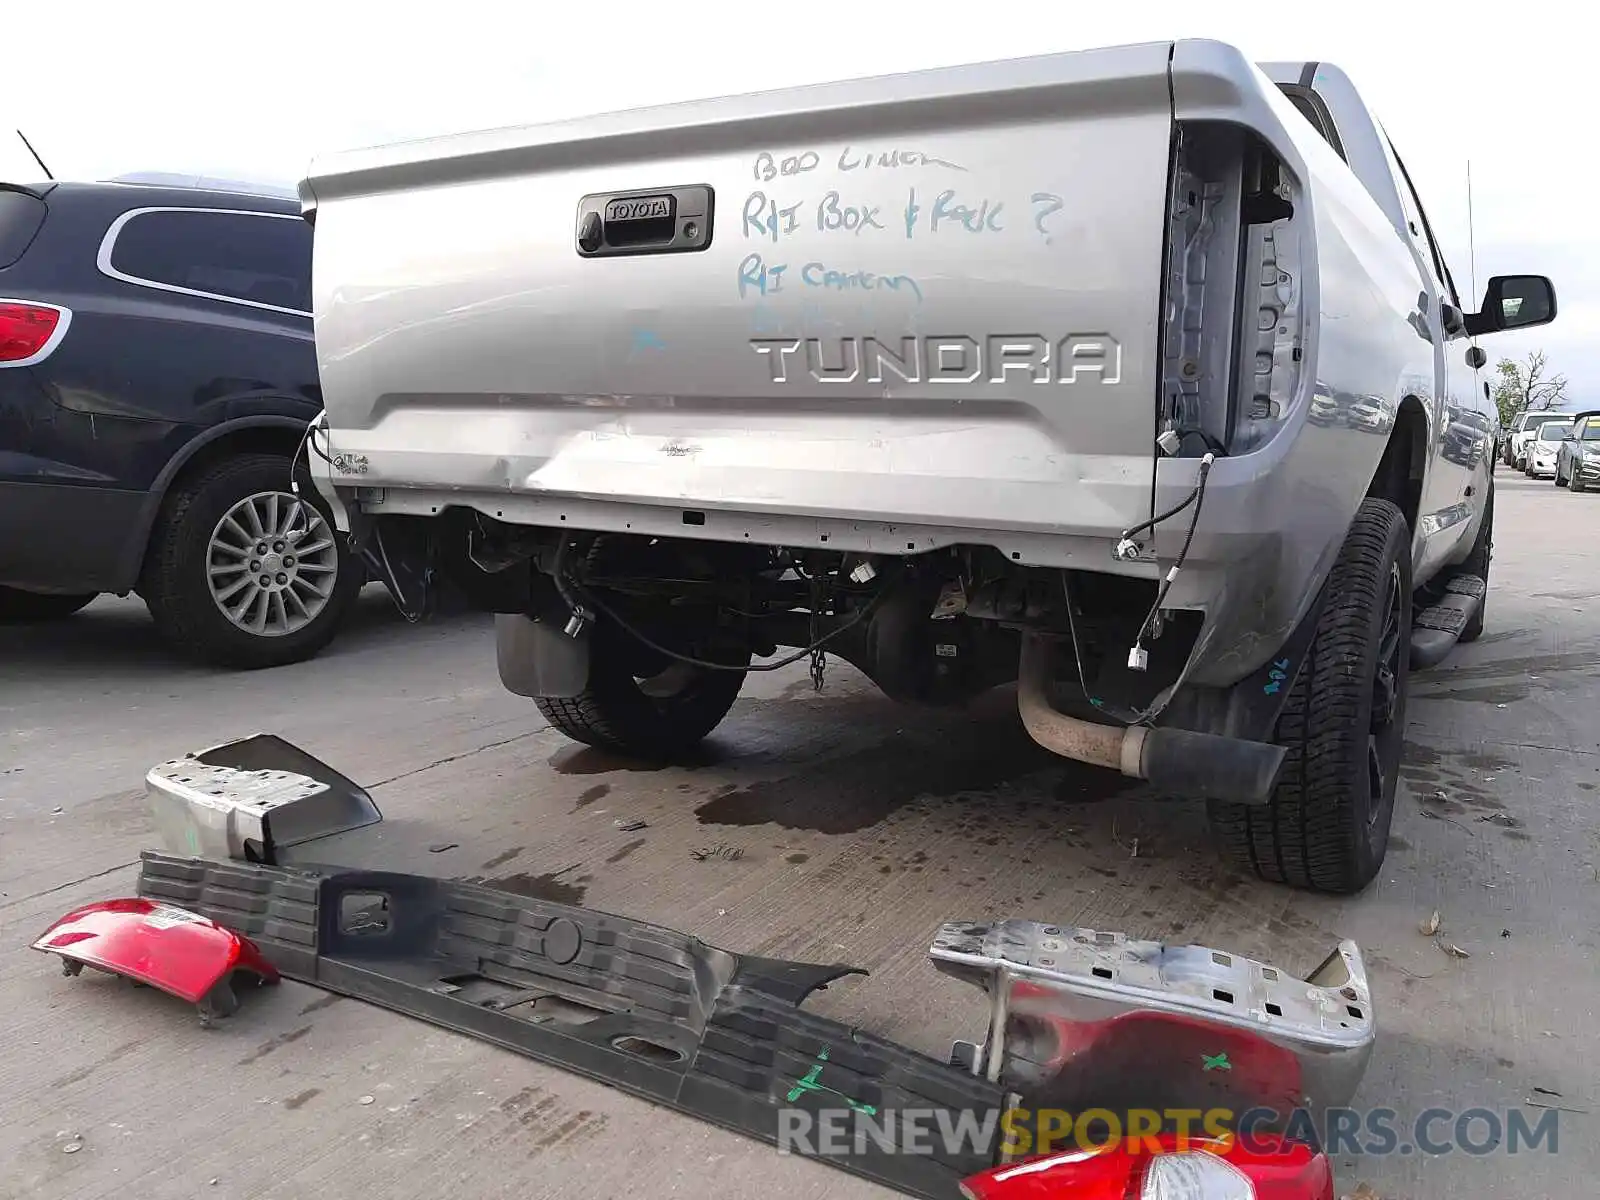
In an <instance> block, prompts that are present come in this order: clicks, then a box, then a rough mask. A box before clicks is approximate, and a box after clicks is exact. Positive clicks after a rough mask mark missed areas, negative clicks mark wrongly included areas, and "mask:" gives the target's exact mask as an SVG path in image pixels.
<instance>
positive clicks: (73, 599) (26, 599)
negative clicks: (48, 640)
mask: <svg viewBox="0 0 1600 1200" xmlns="http://www.w3.org/2000/svg"><path fill="white" fill-rule="evenodd" d="M99 594H100V593H99V592H83V593H75V594H73V595H70V596H68V595H59V594H57V593H54V592H50V593H46V592H24V591H21V590H19V589H18V588H9V587H0V625H32V624H34V623H35V622H41V621H60V620H62V619H63V618H66V617H70V616H71V615H72V614H73V613H75V612H77V611H78V610H79V609H80V608H82V607H83V606H84V605H86V604H88V603H89V601H91V600H93V599H94V598H95V597H96V596H98V595H99Z"/></svg>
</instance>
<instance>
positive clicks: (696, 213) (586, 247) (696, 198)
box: [577, 184, 713, 258]
mask: <svg viewBox="0 0 1600 1200" xmlns="http://www.w3.org/2000/svg"><path fill="white" fill-rule="evenodd" d="M712 201H713V196H712V192H711V188H710V187H709V186H707V185H705V184H695V185H693V186H690V187H671V188H656V189H654V190H651V191H630V192H601V193H597V194H595V195H590V196H585V197H584V198H583V199H582V200H580V201H578V228H577V246H578V254H579V256H580V257H582V258H610V257H615V256H617V255H621V254H681V253H683V252H685V251H689V250H704V249H705V248H706V247H707V246H709V245H711V219H712Z"/></svg>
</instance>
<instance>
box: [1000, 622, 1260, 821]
mask: <svg viewBox="0 0 1600 1200" xmlns="http://www.w3.org/2000/svg"><path fill="white" fill-rule="evenodd" d="M1055 649H1056V642H1055V641H1054V640H1053V639H1051V638H1047V637H1044V636H1042V635H1040V634H1037V633H1028V634H1024V635H1023V638H1022V661H1021V664H1020V666H1019V669H1018V672H1017V711H1018V712H1019V713H1020V714H1021V716H1022V725H1023V728H1025V729H1026V730H1027V731H1028V736H1029V737H1031V738H1033V740H1034V741H1036V742H1038V743H1039V745H1041V746H1043V747H1044V748H1045V749H1046V750H1049V751H1050V752H1051V753H1052V754H1059V755H1060V756H1061V757H1062V758H1070V759H1072V760H1073V761H1075V762H1083V763H1089V764H1091V765H1093V766H1096V767H1105V768H1107V769H1108V770H1112V771H1119V772H1121V773H1122V774H1123V775H1126V776H1128V777H1129V778H1130V779H1143V780H1145V781H1146V782H1148V783H1151V784H1154V785H1155V786H1156V787H1157V788H1159V789H1160V790H1161V791H1163V792H1167V793H1171V794H1172V795H1173V796H1175V797H1181V798H1185V799H1197V800H1199V799H1205V800H1231V801H1234V802H1236V803H1240V804H1266V803H1267V802H1268V801H1270V800H1271V799H1272V791H1273V788H1274V787H1275V786H1276V784H1277V782H1278V772H1279V771H1280V770H1281V769H1282V767H1283V759H1284V755H1285V754H1286V753H1287V751H1286V750H1285V749H1284V748H1283V747H1282V746H1274V745H1271V744H1269V743H1267V742H1248V741H1244V740H1242V739H1240V738H1231V737H1219V736H1218V735H1216V734H1213V733H1196V732H1195V731H1193V730H1191V729H1168V728H1151V727H1149V726H1145V725H1127V726H1114V725H1101V724H1098V723H1096V722H1094V721H1084V720H1080V719H1079V718H1077V717H1069V716H1067V715H1066V714H1065V713H1062V712H1057V711H1056V710H1055V708H1053V707H1052V706H1051V704H1050V700H1049V693H1050V682H1051V678H1052V671H1051V667H1052V665H1053V664H1054V662H1055Z"/></svg>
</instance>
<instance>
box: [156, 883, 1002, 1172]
mask: <svg viewBox="0 0 1600 1200" xmlns="http://www.w3.org/2000/svg"><path fill="white" fill-rule="evenodd" d="M139 892H140V894H141V895H142V896H145V897H148V898H150V899H152V900H157V901H160V902H162V903H169V904H183V905H186V906H189V907H191V908H193V909H196V910H197V911H199V912H202V913H204V914H205V915H206V916H208V917H210V918H212V919H213V920H216V921H219V922H222V923H224V924H226V925H228V926H230V927H232V928H234V929H238V930H240V931H242V932H245V933H248V934H249V935H250V936H251V937H252V939H254V940H256V941H257V942H259V943H260V945H261V946H262V948H263V949H264V950H265V951H266V952H267V953H268V954H269V955H271V957H272V958H273V960H274V961H275V962H276V963H277V964H278V967H279V969H280V970H282V972H283V973H284V975H286V976H288V977H289V978H291V979H295V980H298V981H300V982H304V983H309V984H313V985H315V986H317V987H321V988H325V989H327V990H328V991H331V992H336V993H338V994H340V995H343V996H350V997H352V998H355V999H358V1000H365V1001H368V1002H369V1003H373V1004H377V1005H379V1006H381V1007H384V1008H388V1009H392V1010H394V1011H396V1012H400V1013H404V1014H406V1015H408V1016H412V1017H416V1018H418V1019H420V1020H423V1021H427V1022H429V1023H430V1024H433V1025H438V1026H441V1027H443V1028H446V1029H451V1030H455V1031H457V1032H459V1033H464V1034H467V1035H469V1036H472V1037H476V1038H479V1039H481V1040H484V1041H488V1042H492V1043H494V1044H496V1045H498V1046H501V1047H503V1048H505V1049H507V1050H510V1051H512V1052H514V1053H517V1054H522V1055H526V1056H527V1057H529V1058H533V1059H536V1060H538V1061H540V1062H546V1063H550V1064H552V1065H554V1066H558V1067H562V1068H564V1069H566V1070H569V1071H572V1072H574V1073H576V1074H579V1075H583V1076H586V1077H588V1078H590V1079H595V1080H599V1081H600V1082H603V1083H607V1084H610V1085H611V1086H613V1087H616V1088H620V1089H621V1090H623V1091H626V1092H629V1093H631V1094H633V1095H635V1096H639V1097H641V1098H643V1099H646V1100H650V1101H653V1102H655V1103H658V1104H663V1105H665V1106H667V1107H669V1108H672V1109H675V1110H677V1111H680V1112H683V1113H686V1114H688V1115H690V1116H694V1117H698V1118H700V1119H702V1120H707V1121H711V1122H713V1123H714V1124H717V1125H720V1126H722V1127H724V1128H726V1129H731V1130H734V1131H735V1132H738V1133H742V1134H745V1135H747V1136H750V1137H754V1138H757V1139H760V1140H762V1141H766V1142H769V1143H774V1144H777V1145H779V1146H782V1145H784V1141H783V1137H784V1130H785V1126H784V1123H783V1122H784V1120H785V1119H786V1118H785V1113H794V1112H797V1111H799V1112H803V1113H809V1114H811V1115H812V1117H815V1116H817V1115H818V1114H821V1113H824V1112H830V1113H840V1112H843V1111H845V1110H854V1111H857V1112H864V1111H870V1112H871V1113H876V1114H882V1113H895V1112H911V1111H916V1112H918V1113H921V1114H924V1119H927V1120H929V1121H932V1120H937V1121H938V1126H936V1127H948V1128H960V1127H961V1122H962V1119H963V1118H962V1114H964V1113H977V1114H980V1119H981V1114H984V1113H988V1112H999V1111H1002V1110H1004V1109H1005V1108H1006V1107H1007V1106H1008V1098H1007V1097H1006V1096H1005V1094H1004V1092H1003V1089H1001V1088H1000V1087H998V1086H997V1085H995V1084H993V1083H991V1082H989V1081H987V1080H985V1079H982V1078H979V1077H977V1076H974V1075H973V1074H971V1073H970V1072H967V1071H962V1070H959V1069H957V1068H956V1067H953V1066H950V1065H949V1064H948V1063H944V1062H939V1061H937V1060H935V1059H932V1058H929V1057H927V1056H926V1055H922V1054H919V1053H917V1052H916V1051H913V1050H910V1049H908V1048H906V1047H904V1046H899V1045H896V1044H895V1043H893V1042H890V1041H886V1040H884V1039H881V1038H876V1037H873V1036H871V1035H870V1034H866V1033H862V1032H860V1031H859V1030H856V1029H854V1028H853V1027H851V1026H849V1025H845V1024H843V1023H841V1022H838V1021H833V1020H829V1019H828V1018H826V1017H821V1016H817V1015H814V1014H812V1013H809V1012H806V1011H805V1010H804V1009H802V1008H801V1007H800V1005H801V1003H802V1001H804V999H805V998H806V997H807V996H808V995H809V994H810V993H811V992H813V991H815V990H817V989H818V988H820V987H825V986H826V985H827V984H828V983H829V982H831V981H833V980H835V979H838V978H840V977H842V976H845V975H850V974H859V973H860V972H858V971H856V970H855V969H854V968H851V967H845V966H821V965H815V964H811V963H799V962H787V961H781V960H774V959H763V958H755V957H751V956H747V955H738V954H733V953H731V952H729V951H726V950H721V949H718V948H717V947H715V946H708V945H706V944H705V943H704V942H701V941H700V940H699V939H697V938H693V937H690V936H688V935H686V934H682V933H678V932H675V931H673V930H670V929H664V928H661V927H660V926H656V925H650V924H647V923H645V922H642V921H635V920H631V919H628V918H626V917H618V916H612V915H609V914H606V913H599V912H595V911H592V910H589V909H582V908H574V907H571V906H569V905H564V904H556V903H553V902H548V901H542V900H536V899H531V898H527V897H523V896H516V895H511V894H509V893H506V892H499V891H495V890H494V889H492V888H486V887H480V886H477V885H475V884H464V883H452V882H446V881H442V880H436V879H429V878H425V877H423V876H418V875H400V874H391V873H384V872H372V871H344V870H340V869H337V868H331V869H330V868H316V869H310V868H307V869H293V868H283V867H272V866H266V865H260V864H253V863H237V862H235V863H208V862H203V861H200V860H196V859H182V858H174V857H170V856H167V855H161V854H151V853H147V854H145V855H144V860H143V863H142V864H141V871H140V877H139ZM969 1119H970V1118H969ZM812 1136H813V1138H815V1137H817V1136H818V1135H817V1133H816V1131H815V1130H813V1131H812ZM847 1141H848V1142H849V1144H848V1148H847V1151H846V1152H845V1153H844V1154H837V1155H836V1154H831V1153H830V1154H827V1155H826V1157H824V1159H823V1161H826V1162H828V1163H829V1164H831V1165H832V1166H835V1167H839V1168H841V1169H843V1170H846V1171H849V1172H851V1173H853V1174H856V1175H860V1176H863V1177H865V1178H868V1179H872V1180H875V1181H877V1182H879V1183H883V1184H885V1185H887V1186H889V1187H893V1188H898V1189H899V1190H901V1191H904V1192H908V1193H910V1194H912V1195H915V1196H924V1197H930V1198H936V1200H948V1198H949V1197H951V1196H954V1195H956V1194H957V1189H958V1185H959V1182H960V1180H961V1179H963V1178H965V1177H966V1176H968V1175H971V1174H974V1173H976V1172H978V1171H981V1170H983V1169H984V1168H986V1167H988V1166H990V1165H991V1164H992V1163H993V1162H994V1155H993V1150H992V1148H991V1147H988V1146H963V1147H943V1146H936V1153H934V1154H932V1155H928V1154H906V1153H895V1152H892V1151H890V1150H888V1149H886V1148H885V1147H884V1146H882V1145H879V1144H876V1143H874V1142H872V1141H870V1140H869V1141H866V1142H865V1143H862V1142H859V1141H854V1140H853V1139H847ZM824 1144H826V1143H824ZM797 1152H798V1153H813V1152H812V1151H810V1150H808V1149H807V1148H806V1147H805V1146H804V1145H801V1146H800V1148H799V1149H798V1150H797Z"/></svg>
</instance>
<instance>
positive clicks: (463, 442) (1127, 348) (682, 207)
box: [304, 43, 1172, 561]
mask: <svg viewBox="0 0 1600 1200" xmlns="http://www.w3.org/2000/svg"><path fill="white" fill-rule="evenodd" d="M1169 56H1170V45H1169V44H1167V43H1160V44H1154V45H1145V46H1134V47H1124V48H1118V49H1111V50H1102V51H1092V52H1083V53H1075V54H1066V55H1056V56H1051V57H1044V58H1038V59H1031V60H1023V61H1017V62H1005V63H994V64H982V65H978V66H970V67H961V68H954V69H949V70H939V71H930V72H922V73H918V74H915V75H906V76H899V77H891V78H883V79H871V80H860V81H854V82H849V83H841V84H830V85H827V86H822V87H813V88H805V89H799V90H794V91H787V92H779V93H767V94H762V95H758V96H749V97H738V98H732V99H726V100H716V101H708V102H703V103H696V104H689V105H679V106H674V107H670V108H663V109H656V110H646V111H641V112H634V113H625V114H619V115H614V116H606V117H599V118H593V119H589V120H585V121H581V122H575V123H571V124H567V125H558V126H550V127H542V128H527V129H513V130H503V131H493V132H488V133H478V134H470V135H463V136H458V137H451V138H444V139H438V140H434V141H429V142H419V143H413V144H407V145H403V146H398V147H388V148H382V149H377V150H372V151H361V152H356V153H352V154H347V155H343V156H339V157H335V158H333V159H330V160H326V161H324V162H319V163H318V164H317V165H316V166H315V167H314V168H313V171H312V173H311V176H310V178H309V179H308V180H307V181H306V183H305V185H304V193H305V196H306V202H307V205H308V208H309V209H314V218H315V222H316V250H315V297H316V299H315V306H316V317H317V325H316V329H317V348H318V354H319V358H320V364H321V373H322V384H323V389H324V395H325V398H326V403H327V408H328V419H329V425H330V439H329V441H330V446H329V449H330V450H331V451H332V454H331V463H329V464H328V465H326V466H324V467H323V470H324V471H325V472H327V473H329V474H331V476H332V483H334V484H336V485H341V486H347V485H356V484H359V485H364V486H368V487H376V488H382V489H384V491H383V493H382V499H381V500H380V501H378V503H380V504H383V505H387V506H389V507H390V508H391V510H394V511H406V510H407V507H408V505H409V507H410V510H411V511H420V512H423V513H427V512H430V511H436V508H435V506H437V505H438V504H440V503H442V502H447V503H461V504H468V505H471V506H474V507H477V508H479V509H481V510H483V511H486V512H490V513H491V514H496V515H503V516H504V517H505V518H506V519H508V520H517V521H521V522H523V523H527V524H548V525H555V524H557V523H561V522H567V521H568V518H569V516H570V517H571V519H572V520H571V523H572V524H578V525H580V526H581V525H585V524H587V525H588V526H589V527H597V526H599V525H601V524H605V523H608V522H604V521H601V520H596V519H594V514H595V513H597V512H601V511H610V507H611V506H619V505H621V506H627V508H628V512H629V517H628V520H629V521H630V522H633V521H638V520H639V519H640V514H641V513H642V514H643V519H644V524H643V525H642V526H641V525H639V524H630V525H629V526H628V527H630V528H635V529H640V528H649V527H650V524H651V521H652V514H655V515H656V516H658V517H659V526H658V528H657V530H656V531H657V532H671V531H672V530H673V529H677V530H678V531H679V532H682V524H681V522H680V521H679V515H680V512H679V510H682V509H687V508H693V509H697V510H703V511H704V512H706V513H710V514H714V515H716V516H717V517H718V519H714V520H712V521H710V522H709V523H707V524H706V528H705V531H704V535H705V536H718V537H738V536H740V535H741V528H742V529H743V533H744V534H746V535H748V534H749V533H750V530H751V529H752V528H754V527H757V526H759V527H760V528H761V529H762V530H763V532H764V533H765V534H769V535H770V534H774V533H775V532H781V535H782V540H783V541H784V542H785V543H788V544H804V543H806V542H807V541H811V540H813V539H812V538H811V537H808V536H807V534H806V527H805V526H804V524H803V521H804V519H805V518H812V519H814V520H815V521H817V522H822V523H818V524H815V525H814V528H816V529H822V528H824V524H825V522H826V520H829V519H848V520H850V521H853V522H857V523H863V522H865V523H870V522H882V523H884V524H885V527H887V525H891V524H892V525H896V526H899V527H902V529H903V528H904V527H908V526H914V527H918V531H917V533H916V535H915V536H914V537H913V539H912V542H911V543H909V544H908V543H904V542H902V543H901V544H900V546H899V547H898V548H899V549H901V550H904V549H907V548H910V546H915V548H923V547H924V546H925V545H932V544H938V543H940V542H948V541H952V540H957V539H958V538H963V539H965V538H971V540H982V538H983V535H984V532H985V531H987V532H988V533H990V534H993V535H994V537H993V538H992V539H991V540H995V541H996V542H997V544H998V543H1000V542H1003V537H1002V536H1001V535H1003V534H1004V533H1006V532H1016V533H1019V534H1028V535H1032V536H1030V537H1029V538H1027V539H1026V540H1027V545H1028V552H1027V553H1026V554H1021V555H1018V557H1020V558H1022V559H1023V560H1024V561H1039V560H1041V559H1045V558H1057V557H1058V555H1056V554H1054V553H1050V554H1045V553H1041V552H1039V551H1038V547H1039V546H1040V545H1041V544H1042V543H1041V540H1040V539H1041V536H1042V537H1043V538H1044V539H1046V540H1049V539H1056V538H1062V537H1065V538H1067V539H1068V540H1070V539H1071V537H1072V536H1073V535H1079V536H1087V535H1091V534H1095V535H1099V536H1101V537H1103V536H1105V532H1106V531H1107V530H1108V529H1111V530H1115V529H1118V528H1121V527H1122V526H1125V525H1130V524H1133V523H1135V522H1136V521H1138V520H1141V519H1142V518H1143V517H1145V516H1148V515H1149V505H1150V494H1151V473H1152V469H1153V465H1152V443H1153V438H1154V435H1155V397H1156V393H1157V367H1158V359H1159V348H1158V319H1159V309H1160V304H1161V280H1162V270H1163V266H1162V262H1163V241H1164V217H1165V204H1166V198H1167V190H1168V160H1169V152H1170V140H1171V127H1172V122H1171V107H1170V95H1169V87H1168V79H1167V71H1168V60H1169ZM343 495H344V498H345V499H346V500H348V499H349V496H350V493H348V492H346V493H343ZM369 495H371V494H369ZM408 497H409V499H408ZM597 505H598V507H597ZM619 511H620V510H619ZM585 515H587V516H588V517H589V518H590V519H588V520H585V519H584V517H585ZM746 517H748V518H750V521H751V524H746V525H744V526H742V527H741V525H740V522H741V521H743V520H744V519H745V518H746ZM778 517H781V518H783V519H784V520H786V521H793V520H795V519H800V520H801V521H802V524H801V525H800V526H798V527H797V526H795V525H793V524H791V525H789V526H788V527H786V528H784V529H783V530H781V531H775V529H774V525H773V519H776V518H778ZM762 518H772V519H769V520H766V521H765V522H763V520H762ZM568 527H570V525H569V526H568ZM612 527H618V528H620V527H621V525H620V524H614V523H613V524H612ZM974 535H975V536H974ZM819 536H820V535H819ZM918 537H920V538H921V541H918V540H917V538H918ZM821 540H822V541H826V540H827V539H826V538H825V537H823V538H821ZM835 544H837V543H835ZM1019 544H1021V543H1019ZM1101 556H1102V557H1103V548H1102V550H1101Z"/></svg>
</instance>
